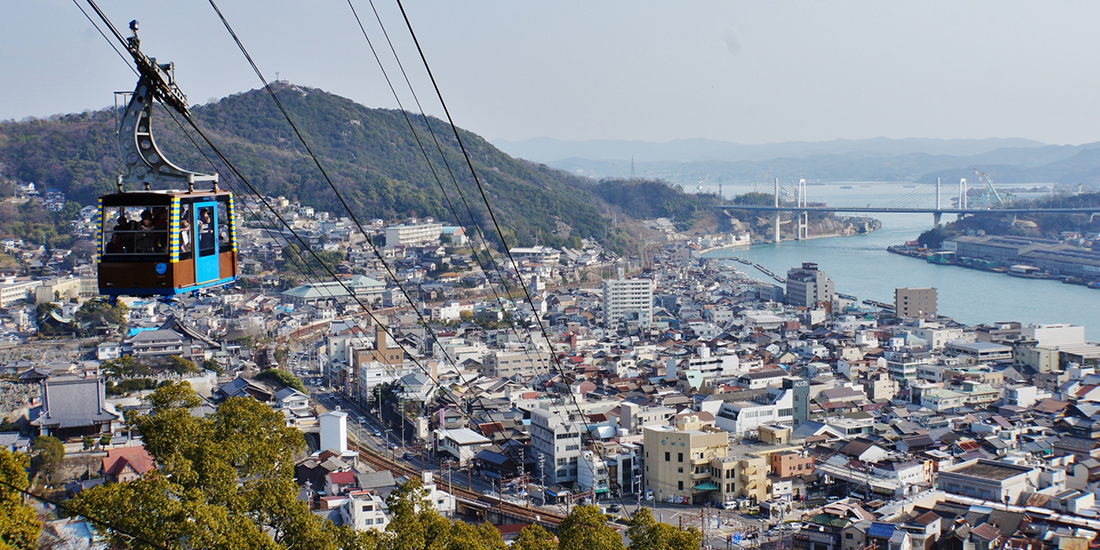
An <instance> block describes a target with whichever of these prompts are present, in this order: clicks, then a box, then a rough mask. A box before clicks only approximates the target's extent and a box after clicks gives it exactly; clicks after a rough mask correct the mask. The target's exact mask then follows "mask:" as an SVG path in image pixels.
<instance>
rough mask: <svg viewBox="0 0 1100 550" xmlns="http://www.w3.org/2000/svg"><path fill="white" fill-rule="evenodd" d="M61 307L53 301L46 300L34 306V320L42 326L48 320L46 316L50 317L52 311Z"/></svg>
mask: <svg viewBox="0 0 1100 550" xmlns="http://www.w3.org/2000/svg"><path fill="white" fill-rule="evenodd" d="M59 309H61V306H59V305H57V304H55V303H53V302H45V303H42V304H38V306H37V307H35V308H34V321H35V322H36V323H38V326H42V324H43V323H45V322H46V317H49V316H50V314H51V313H53V312H55V311H57V310H59Z"/></svg>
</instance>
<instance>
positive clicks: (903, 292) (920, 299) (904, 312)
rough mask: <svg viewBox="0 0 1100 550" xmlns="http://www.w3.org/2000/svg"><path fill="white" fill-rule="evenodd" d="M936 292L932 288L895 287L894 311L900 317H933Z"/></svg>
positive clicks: (934, 314)
mask: <svg viewBox="0 0 1100 550" xmlns="http://www.w3.org/2000/svg"><path fill="white" fill-rule="evenodd" d="M936 294H937V292H936V289H934V288H895V289H894V311H895V312H897V315H898V317H902V318H917V319H924V318H927V317H935V316H936V305H937V297H936Z"/></svg>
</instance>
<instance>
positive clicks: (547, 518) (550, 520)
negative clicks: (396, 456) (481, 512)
mask: <svg viewBox="0 0 1100 550" xmlns="http://www.w3.org/2000/svg"><path fill="white" fill-rule="evenodd" d="M349 447H351V448H353V449H355V450H356V451H358V452H359V459H360V460H361V461H363V463H365V464H366V465H368V466H370V467H371V468H374V469H375V470H378V471H381V470H389V471H391V472H393V474H394V475H395V476H405V477H409V478H414V477H415V478H419V477H420V475H421V473H422V470H420V469H417V468H412V467H409V466H406V465H404V464H401V463H400V462H397V461H396V460H391V459H390V458H387V457H386V456H384V455H382V454H380V453H378V452H376V451H374V450H371V449H367V448H363V447H357V446H356V445H354V444H349ZM440 489H443V487H442V485H440ZM449 491H450V493H451V494H452V495H454V496H455V497H456V498H458V499H460V500H462V501H465V502H467V503H476V504H480V505H482V506H479V507H483V508H485V509H490V508H491V509H493V510H495V511H497V512H498V513H499V514H500V515H502V516H507V517H510V518H515V519H517V520H520V521H525V522H530V523H539V524H541V525H543V526H545V527H550V528H554V529H556V528H557V527H558V526H559V525H561V522H562V520H564V519H565V516H562V515H560V514H555V513H553V512H547V511H545V510H541V509H536V508H529V507H527V506H520V505H518V504H515V503H511V502H508V501H507V500H503V499H501V498H499V497H498V498H494V497H491V496H488V495H485V494H482V493H478V492H476V491H471V490H469V489H465V488H463V487H451V488H450V489H449Z"/></svg>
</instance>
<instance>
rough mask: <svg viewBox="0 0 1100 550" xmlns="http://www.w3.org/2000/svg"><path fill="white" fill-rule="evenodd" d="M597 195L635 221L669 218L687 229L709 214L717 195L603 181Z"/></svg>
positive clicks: (640, 182) (659, 184) (659, 183)
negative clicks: (695, 193)
mask: <svg viewBox="0 0 1100 550" xmlns="http://www.w3.org/2000/svg"><path fill="white" fill-rule="evenodd" d="M595 194H596V195H597V196H598V197H600V198H601V199H603V200H604V201H605V202H607V203H608V204H611V205H614V206H617V207H619V208H621V209H622V210H623V212H625V213H626V214H627V215H630V216H633V217H635V218H647V219H652V218H670V219H672V220H674V221H675V223H676V226H677V227H678V228H680V229H686V228H687V227H690V226H691V225H693V224H694V223H695V222H697V221H699V219H701V218H702V217H703V216H704V215H706V214H708V213H709V212H710V209H709V207H710V206H711V205H712V204H715V203H716V202H717V201H716V200H715V199H716V196H715V195H692V194H688V193H685V192H684V189H683V187H681V186H679V185H675V186H673V185H670V184H669V183H668V182H666V181H654V180H637V179H628V180H623V179H604V180H600V182H599V183H598V184H597V185H596V189H595Z"/></svg>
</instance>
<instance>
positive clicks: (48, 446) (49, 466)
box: [31, 435, 65, 476]
mask: <svg viewBox="0 0 1100 550" xmlns="http://www.w3.org/2000/svg"><path fill="white" fill-rule="evenodd" d="M31 450H32V451H34V453H35V455H34V458H35V462H36V463H37V465H38V469H39V471H42V472H45V473H46V475H47V476H52V475H53V474H54V473H56V472H57V469H58V468H59V467H60V466H61V461H62V460H64V459H65V444H64V443H62V442H61V440H60V439H58V438H56V437H53V436H51V435H40V436H38V437H36V438H34V442H33V443H31Z"/></svg>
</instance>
